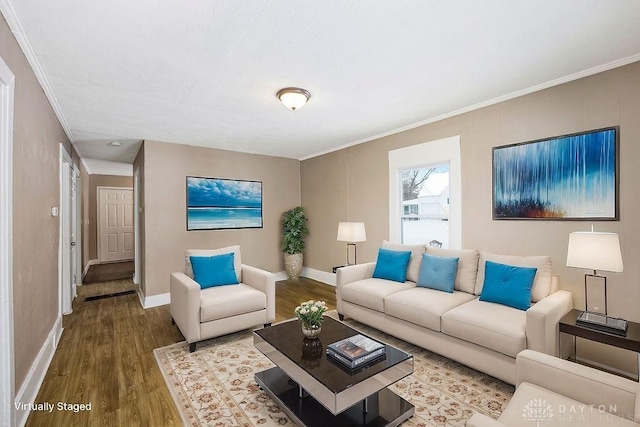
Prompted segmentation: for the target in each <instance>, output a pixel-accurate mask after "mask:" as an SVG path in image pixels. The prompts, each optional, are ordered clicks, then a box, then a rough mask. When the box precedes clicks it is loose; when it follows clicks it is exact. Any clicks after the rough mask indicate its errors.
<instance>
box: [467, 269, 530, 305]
mask: <svg viewBox="0 0 640 427" xmlns="http://www.w3.org/2000/svg"><path fill="white" fill-rule="evenodd" d="M537 270H538V269H537V268H535V267H516V266H513V265H506V264H498V263H497V262H491V261H486V263H485V267H484V284H483V285H482V293H481V294H480V301H487V302H495V303H498V304H502V305H508V306H509V307H513V308H518V309H520V310H527V309H528V308H529V307H531V287H532V286H533V279H534V278H535V277H536V271H537Z"/></svg>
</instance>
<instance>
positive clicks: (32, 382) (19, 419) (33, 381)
mask: <svg viewBox="0 0 640 427" xmlns="http://www.w3.org/2000/svg"><path fill="white" fill-rule="evenodd" d="M62 330H63V329H62V316H58V318H57V319H56V322H55V323H54V324H53V328H52V329H51V331H50V332H49V336H48V337H47V339H46V341H45V342H44V344H43V346H42V348H41V349H40V351H39V352H38V356H36V359H35V360H34V361H33V364H32V365H31V368H30V369H29V373H28V374H27V377H26V378H25V380H24V382H23V383H22V387H20V390H19V391H18V393H17V394H16V398H15V401H14V407H15V410H16V425H19V426H23V425H25V423H26V422H27V418H28V417H29V413H30V412H31V411H30V410H29V409H28V406H29V405H28V404H30V403H34V402H35V400H36V397H37V396H38V391H39V390H40V387H41V386H42V382H43V381H44V377H45V375H46V374H47V370H48V369H49V365H50V364H51V360H52V359H53V355H54V353H55V352H56V347H58V342H59V341H60V336H61V335H62ZM23 405H24V408H23Z"/></svg>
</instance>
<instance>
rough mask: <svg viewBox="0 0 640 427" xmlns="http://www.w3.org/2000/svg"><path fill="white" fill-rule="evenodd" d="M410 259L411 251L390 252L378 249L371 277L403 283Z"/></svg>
mask: <svg viewBox="0 0 640 427" xmlns="http://www.w3.org/2000/svg"><path fill="white" fill-rule="evenodd" d="M410 259H411V251H392V250H390V249H382V248H380V249H378V260H377V261H376V269H375V270H374V271H373V277H374V278H376V279H387V280H393V281H395V282H402V283H404V282H405V280H406V279H407V267H408V266H409V260H410Z"/></svg>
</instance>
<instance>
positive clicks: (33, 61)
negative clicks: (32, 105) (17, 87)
mask: <svg viewBox="0 0 640 427" xmlns="http://www.w3.org/2000/svg"><path fill="white" fill-rule="evenodd" d="M0 12H2V15H4V19H6V21H7V24H8V25H9V28H10V29H11V32H12V33H13V36H14V37H15V38H16V41H17V42H18V45H19V46H20V48H21V49H22V52H23V53H24V56H25V57H26V58H27V62H29V65H30V66H31V69H32V70H33V72H34V74H35V75H36V78H37V79H38V82H39V83H40V86H42V90H43V91H44V93H45V95H46V96H47V99H48V100H49V103H50V104H51V108H53V111H54V112H55V114H56V116H57V117H58V121H59V122H60V126H62V129H63V130H64V133H65V134H66V135H67V138H69V141H71V142H74V138H73V133H72V132H71V128H70V127H69V125H68V123H67V121H66V119H65V118H64V114H63V113H62V108H61V107H60V104H59V103H58V100H57V98H56V96H55V95H54V93H53V89H52V88H51V85H50V84H49V80H48V79H47V76H46V74H45V72H44V69H43V68H42V65H40V61H38V57H37V56H36V53H35V50H34V49H33V47H32V46H31V43H30V42H29V38H28V37H27V34H26V33H25V31H24V29H23V27H22V24H21V23H20V21H19V20H18V16H17V15H16V13H15V10H14V9H13V6H12V5H11V2H10V1H9V0H0Z"/></svg>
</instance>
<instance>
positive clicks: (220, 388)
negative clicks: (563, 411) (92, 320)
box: [154, 313, 514, 427]
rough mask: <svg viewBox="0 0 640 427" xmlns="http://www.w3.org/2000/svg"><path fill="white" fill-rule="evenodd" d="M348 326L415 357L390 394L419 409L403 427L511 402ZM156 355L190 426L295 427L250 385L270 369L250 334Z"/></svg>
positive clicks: (497, 387) (474, 375) (455, 370)
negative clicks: (254, 345) (412, 363)
mask: <svg viewBox="0 0 640 427" xmlns="http://www.w3.org/2000/svg"><path fill="white" fill-rule="evenodd" d="M331 315H332V317H333V316H335V313H331ZM346 323H348V324H349V326H351V327H352V328H354V329H357V330H360V331H361V332H363V333H365V334H367V335H370V336H372V337H374V338H376V339H379V340H382V341H384V342H387V343H389V344H391V345H394V346H396V347H398V348H400V349H402V350H404V351H407V352H409V353H411V354H412V355H413V357H414V373H413V374H412V375H410V376H408V377H406V378H404V379H402V380H400V381H398V382H397V383H395V384H394V385H392V386H391V387H390V388H391V390H393V391H394V392H395V393H397V394H399V395H401V396H402V397H404V398H405V399H407V400H408V401H410V402H411V403H412V404H413V405H415V407H416V411H415V415H414V416H413V417H411V418H410V419H409V420H407V421H405V422H404V423H402V426H403V427H422V426H445V425H446V426H464V425H465V422H466V421H467V420H468V419H469V418H470V417H471V416H472V415H473V414H474V413H476V412H480V413H483V414H485V415H488V416H490V417H493V418H497V417H498V416H499V415H500V413H502V410H503V408H504V407H505V406H506V404H507V403H508V401H509V400H510V399H511V396H512V395H513V391H514V388H513V386H511V385H509V384H506V383H504V382H502V381H500V380H497V379H495V378H493V377H491V376H488V375H486V374H483V373H480V372H478V371H475V370H473V369H471V368H468V367H466V366H463V365H460V364H458V363H456V362H453V361H451V360H449V359H447V358H444V357H442V356H439V355H436V354H434V353H431V352H429V351H427V350H424V349H421V348H419V347H416V346H414V345H411V344H408V343H406V342H404V341H401V340H398V339H396V338H394V337H391V336H389V335H387V334H384V333H382V332H380V331H377V330H375V329H372V328H370V327H368V326H365V325H362V324H360V323H358V322H355V321H352V320H347V321H346ZM154 354H155V357H156V360H157V362H158V366H159V367H160V370H161V371H162V374H163V376H164V379H165V382H166V383H167V387H168V388H169V390H170V392H171V395H172V396H173V399H174V401H175V403H176V406H177V408H178V412H180V415H181V417H182V420H183V422H184V424H185V425H186V426H279V425H280V426H282V425H287V426H293V425H294V424H293V422H292V421H291V420H290V419H289V418H288V417H287V416H286V415H285V414H284V413H283V412H282V411H281V410H280V408H279V407H278V405H276V404H275V403H274V402H273V401H272V400H271V399H270V398H269V396H267V394H266V393H264V392H263V391H262V390H260V388H259V387H258V385H257V384H256V382H255V381H254V379H253V377H254V374H255V373H256V372H259V371H262V370H265V369H268V368H271V367H272V366H273V363H271V361H270V360H269V359H267V358H266V357H265V356H264V355H263V354H262V353H260V351H258V350H256V349H255V348H254V347H253V338H252V335H251V331H243V332H238V333H235V334H231V335H226V336H224V337H220V338H216V339H212V340H209V341H206V342H205V343H203V344H201V345H199V346H198V349H197V350H196V351H195V352H193V353H189V347H188V345H187V343H186V342H181V343H178V344H174V345H170V346H167V347H162V348H158V349H156V350H154Z"/></svg>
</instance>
